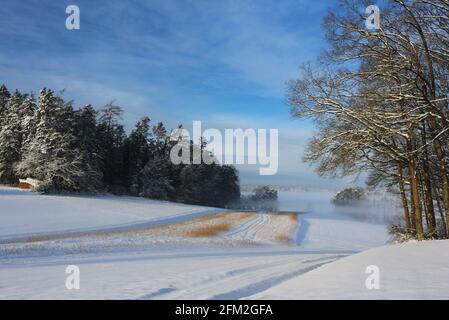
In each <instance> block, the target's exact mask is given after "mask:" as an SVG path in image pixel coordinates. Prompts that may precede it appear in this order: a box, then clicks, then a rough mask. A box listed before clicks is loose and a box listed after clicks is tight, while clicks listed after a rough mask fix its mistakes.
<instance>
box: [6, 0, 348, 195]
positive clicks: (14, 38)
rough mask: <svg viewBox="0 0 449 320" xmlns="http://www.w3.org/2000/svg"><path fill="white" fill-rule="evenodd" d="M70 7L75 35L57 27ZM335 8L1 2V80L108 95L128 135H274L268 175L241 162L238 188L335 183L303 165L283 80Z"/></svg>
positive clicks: (314, 51) (26, 87)
mask: <svg viewBox="0 0 449 320" xmlns="http://www.w3.org/2000/svg"><path fill="white" fill-rule="evenodd" d="M70 4H75V5H78V6H79V8H80V11H81V28H80V30H72V31H69V30H67V29H66V28H65V19H66V17H67V15H66V14H65V8H66V7H67V6H68V5H70ZM335 4H336V1H311V0H283V1H265V0H258V1H246V0H241V1H226V0H213V1H211V0H209V1H203V0H191V1H170V0H164V1H162V0H161V1H144V0H134V1H115V0H108V1H106V0H102V1H26V0H24V1H13V0H10V1H2V4H1V6H0V17H1V19H0V36H1V39H2V40H1V41H0V82H1V83H5V84H6V85H7V86H8V88H10V89H13V88H19V89H20V90H22V91H31V90H32V91H35V92H37V91H38V90H39V89H40V88H42V87H44V86H45V87H50V88H52V89H55V90H60V89H66V91H65V94H64V96H65V97H66V98H68V99H74V100H75V106H82V105H84V104H86V103H92V104H93V105H94V106H96V107H101V106H103V105H105V104H106V103H108V102H110V101H111V100H115V103H116V104H119V105H121V106H122V107H123V108H124V110H125V117H124V122H125V125H126V126H127V128H128V129H129V128H131V127H132V125H133V123H135V122H136V121H137V120H138V119H139V118H140V117H142V116H144V115H149V116H150V118H151V119H152V120H153V121H154V122H157V121H163V122H164V123H166V124H167V127H169V128H170V127H174V126H176V125H177V124H178V123H183V124H185V126H186V127H187V128H188V127H189V124H191V123H192V121H193V120H201V121H202V122H203V127H206V128H208V127H214V128H219V129H224V128H238V127H240V128H243V129H245V128H267V129H268V128H278V129H279V135H280V137H279V138H280V139H279V144H280V145H279V163H280V168H279V171H278V174H277V175H275V176H269V177H267V176H265V177H260V176H258V175H257V170H256V168H252V167H245V166H243V167H242V166H240V167H239V170H240V171H241V180H242V182H243V183H254V182H257V183H272V184H288V185H302V186H312V187H339V186H342V185H344V184H345V183H347V182H348V181H350V180H344V181H343V180H327V179H323V178H320V177H318V176H317V175H315V174H314V173H313V172H312V168H311V167H310V166H309V165H305V164H303V163H302V162H301V155H302V150H303V148H304V146H305V144H306V142H307V139H308V138H309V137H310V136H311V134H312V132H313V126H312V125H311V124H310V123H308V122H304V121H298V120H294V119H292V118H291V117H290V115H289V110H288V107H287V106H286V105H285V103H284V98H285V89H286V81H288V80H289V79H291V78H294V77H296V76H298V68H299V66H300V65H301V64H302V63H304V62H307V61H311V60H314V59H315V57H316V56H317V55H318V54H319V53H320V51H321V50H322V49H323V48H324V46H325V42H324V40H323V31H322V30H321V19H322V18H323V16H324V15H325V14H326V13H327V10H328V8H330V7H332V6H335Z"/></svg>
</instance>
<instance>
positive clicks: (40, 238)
mask: <svg viewBox="0 0 449 320" xmlns="http://www.w3.org/2000/svg"><path fill="white" fill-rule="evenodd" d="M48 240H51V237H49V236H39V235H36V236H29V237H28V238H27V239H26V240H25V242H27V243H33V242H42V241H48Z"/></svg>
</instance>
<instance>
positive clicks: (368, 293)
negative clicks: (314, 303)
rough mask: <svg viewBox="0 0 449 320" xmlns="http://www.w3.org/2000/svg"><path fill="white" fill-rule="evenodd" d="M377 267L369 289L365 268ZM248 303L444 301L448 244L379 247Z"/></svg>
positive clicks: (447, 290)
mask: <svg viewBox="0 0 449 320" xmlns="http://www.w3.org/2000/svg"><path fill="white" fill-rule="evenodd" d="M371 265H375V266H377V267H378V268H379V289H378V290H376V289H371V290H368V289H367V287H366V284H365V281H366V279H367V277H368V274H366V273H365V272H366V269H367V267H368V266H371ZM251 298H252V299H449V241H448V240H445V241H427V242H421V243H405V244H397V245H389V246H382V247H379V248H374V249H370V250H367V251H365V252H362V253H359V254H355V255H352V256H349V257H346V258H344V259H341V260H339V261H336V262H334V263H330V264H326V265H323V266H322V267H320V268H318V269H315V270H313V271H311V272H308V273H306V274H303V275H300V276H298V277H295V278H294V279H291V280H289V281H287V282H284V283H282V284H279V285H277V286H274V287H272V288H270V289H268V290H266V291H264V292H260V293H258V294H256V295H253V296H252V297H251Z"/></svg>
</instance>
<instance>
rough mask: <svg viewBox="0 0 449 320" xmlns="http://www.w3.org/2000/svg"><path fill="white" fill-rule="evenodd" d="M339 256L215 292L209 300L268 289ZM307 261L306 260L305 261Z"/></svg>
mask: <svg viewBox="0 0 449 320" xmlns="http://www.w3.org/2000/svg"><path fill="white" fill-rule="evenodd" d="M338 259H339V258H338V257H336V258H329V259H328V260H327V261H325V262H321V263H318V264H314V265H312V266H308V267H302V268H300V269H297V270H295V271H292V272H287V273H284V274H281V275H278V276H274V277H270V278H265V279H263V280H261V281H258V282H254V283H250V284H248V285H246V286H242V287H240V288H237V289H235V290H231V291H228V292H225V293H220V294H217V295H215V296H212V297H210V298H208V299H209V300H230V299H232V300H235V299H244V298H245V297H249V296H252V295H255V294H257V293H259V292H262V291H265V290H268V289H269V288H271V287H273V286H276V285H278V284H280V283H282V282H284V281H287V280H290V279H292V278H294V277H297V276H299V275H302V274H304V273H307V272H310V271H312V270H314V269H316V268H319V267H321V266H323V265H325V264H328V263H330V262H334V261H336V260H338ZM305 263H307V262H305Z"/></svg>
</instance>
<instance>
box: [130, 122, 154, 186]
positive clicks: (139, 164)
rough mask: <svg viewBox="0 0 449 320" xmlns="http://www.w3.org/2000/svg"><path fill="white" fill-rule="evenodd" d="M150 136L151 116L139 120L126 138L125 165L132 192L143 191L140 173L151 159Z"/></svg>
mask: <svg viewBox="0 0 449 320" xmlns="http://www.w3.org/2000/svg"><path fill="white" fill-rule="evenodd" d="M150 138H151V137H150V118H148V117H144V118H142V119H141V120H140V121H139V122H137V124H136V126H135V127H134V129H133V131H132V132H131V134H130V135H129V136H128V138H127V139H126V140H125V164H124V167H125V170H126V176H127V177H128V179H129V181H128V186H129V189H130V191H131V193H132V194H139V193H140V192H141V191H142V185H141V183H140V181H141V180H140V179H139V175H140V172H141V171H142V169H143V168H144V167H145V165H146V164H147V163H148V161H149V160H150Z"/></svg>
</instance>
